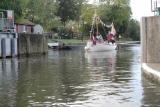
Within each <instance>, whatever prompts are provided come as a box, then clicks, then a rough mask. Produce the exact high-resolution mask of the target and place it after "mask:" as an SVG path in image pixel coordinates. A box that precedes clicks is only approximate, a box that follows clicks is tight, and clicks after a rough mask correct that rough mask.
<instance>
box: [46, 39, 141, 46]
mask: <svg viewBox="0 0 160 107" xmlns="http://www.w3.org/2000/svg"><path fill="white" fill-rule="evenodd" d="M55 41H59V42H63V43H64V44H66V45H85V44H86V42H87V40H83V41H82V40H78V39H49V40H48V42H49V43H52V42H55ZM116 43H117V44H120V45H125V44H140V41H116Z"/></svg>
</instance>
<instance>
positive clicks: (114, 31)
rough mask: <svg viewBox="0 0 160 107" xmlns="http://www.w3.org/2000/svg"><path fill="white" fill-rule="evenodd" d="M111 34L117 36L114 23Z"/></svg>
mask: <svg viewBox="0 0 160 107" xmlns="http://www.w3.org/2000/svg"><path fill="white" fill-rule="evenodd" d="M111 26H112V28H111V34H113V35H116V30H115V28H114V24H113V23H112V25H111Z"/></svg>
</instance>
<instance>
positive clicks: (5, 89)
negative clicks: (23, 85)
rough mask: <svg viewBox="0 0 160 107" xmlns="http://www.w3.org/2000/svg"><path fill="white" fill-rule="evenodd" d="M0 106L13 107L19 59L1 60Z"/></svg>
mask: <svg viewBox="0 0 160 107" xmlns="http://www.w3.org/2000/svg"><path fill="white" fill-rule="evenodd" d="M0 65H1V66H0V107H11V106H14V105H15V101H16V91H17V90H16V81H17V74H18V73H17V69H18V61H17V59H15V58H13V59H2V60H0Z"/></svg>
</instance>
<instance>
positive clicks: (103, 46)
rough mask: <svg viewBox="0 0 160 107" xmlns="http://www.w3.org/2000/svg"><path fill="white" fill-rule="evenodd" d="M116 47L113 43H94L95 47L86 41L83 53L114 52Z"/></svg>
mask: <svg viewBox="0 0 160 107" xmlns="http://www.w3.org/2000/svg"><path fill="white" fill-rule="evenodd" d="M116 48H117V45H116V44H115V43H114V44H112V43H106V42H103V43H96V45H93V42H92V41H90V40H89V41H88V42H87V45H86V46H85V47H84V49H85V51H90V52H94V51H95V52H97V51H111V50H116Z"/></svg>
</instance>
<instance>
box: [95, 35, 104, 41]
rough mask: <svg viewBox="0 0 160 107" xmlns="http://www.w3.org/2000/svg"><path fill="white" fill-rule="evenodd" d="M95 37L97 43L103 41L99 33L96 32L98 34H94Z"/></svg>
mask: <svg viewBox="0 0 160 107" xmlns="http://www.w3.org/2000/svg"><path fill="white" fill-rule="evenodd" d="M96 39H97V41H98V42H99V43H102V42H103V37H102V35H101V34H100V33H98V35H97V36H96Z"/></svg>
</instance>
